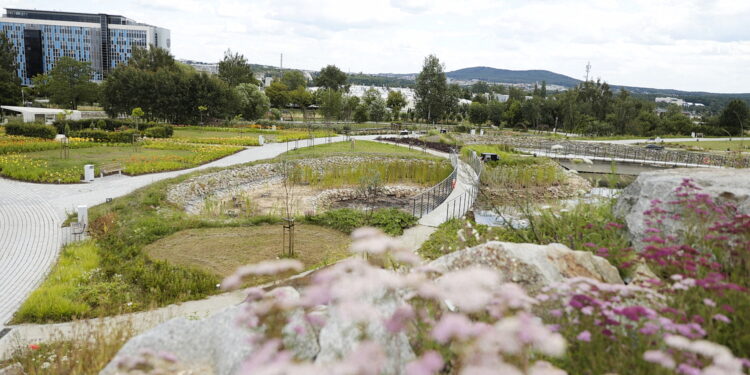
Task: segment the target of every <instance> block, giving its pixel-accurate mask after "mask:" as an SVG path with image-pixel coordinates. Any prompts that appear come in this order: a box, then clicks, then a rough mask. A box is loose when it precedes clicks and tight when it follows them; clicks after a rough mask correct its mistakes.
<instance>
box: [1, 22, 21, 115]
mask: <svg viewBox="0 0 750 375" xmlns="http://www.w3.org/2000/svg"><path fill="white" fill-rule="evenodd" d="M20 102H21V79H20V78H19V77H18V65H17V64H16V51H15V50H14V49H13V44H12V43H11V42H10V40H9V39H8V37H7V36H6V35H5V33H0V103H2V104H14V105H15V104H18V103H20Z"/></svg>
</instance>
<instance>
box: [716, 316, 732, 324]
mask: <svg viewBox="0 0 750 375" xmlns="http://www.w3.org/2000/svg"><path fill="white" fill-rule="evenodd" d="M713 318H714V319H716V320H718V321H720V322H724V323H729V322H731V320H730V319H729V318H727V316H726V315H724V314H716V315H714V316H713Z"/></svg>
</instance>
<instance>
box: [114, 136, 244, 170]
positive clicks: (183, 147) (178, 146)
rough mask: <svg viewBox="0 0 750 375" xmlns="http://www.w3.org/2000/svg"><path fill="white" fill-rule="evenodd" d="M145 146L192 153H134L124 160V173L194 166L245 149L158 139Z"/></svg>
mask: <svg viewBox="0 0 750 375" xmlns="http://www.w3.org/2000/svg"><path fill="white" fill-rule="evenodd" d="M144 148H147V149H153V150H176V151H190V153H189V154H188V155H185V156H181V155H164V156H154V157H147V156H138V155H133V156H131V157H130V158H128V159H126V160H124V168H123V173H126V174H130V175H139V174H145V173H155V172H165V171H174V170H179V169H186V168H192V167H196V166H198V165H201V164H205V163H208V162H210V161H213V160H216V159H221V158H223V157H225V156H228V155H231V154H234V153H236V152H238V151H241V150H243V148H242V147H237V146H213V145H211V146H209V145H191V144H185V143H177V142H169V141H158V140H151V141H148V142H147V143H146V145H145V146H144Z"/></svg>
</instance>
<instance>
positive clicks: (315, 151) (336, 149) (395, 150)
mask: <svg viewBox="0 0 750 375" xmlns="http://www.w3.org/2000/svg"><path fill="white" fill-rule="evenodd" d="M363 154H369V155H397V156H408V157H413V158H425V159H440V158H439V157H437V156H433V155H430V154H428V153H425V152H423V151H421V150H416V149H415V150H412V149H409V148H408V147H402V146H396V145H392V144H388V143H380V142H373V141H344V142H335V143H325V144H321V145H316V146H314V147H305V148H299V149H296V150H292V151H289V152H286V153H284V154H283V155H282V156H288V157H293V158H307V157H310V158H316V157H321V156H334V155H363Z"/></svg>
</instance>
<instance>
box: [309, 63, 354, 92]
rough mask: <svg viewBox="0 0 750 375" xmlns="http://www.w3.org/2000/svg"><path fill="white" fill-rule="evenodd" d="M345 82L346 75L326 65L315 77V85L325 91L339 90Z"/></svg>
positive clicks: (334, 66) (334, 67)
mask: <svg viewBox="0 0 750 375" xmlns="http://www.w3.org/2000/svg"><path fill="white" fill-rule="evenodd" d="M346 80H347V76H346V73H344V72H342V71H341V69H339V68H338V67H336V65H328V66H326V67H325V68H323V69H321V70H320V73H319V74H318V76H317V77H315V85H316V86H319V87H322V88H326V89H333V90H339V89H342V88H343V87H344V85H346Z"/></svg>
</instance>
